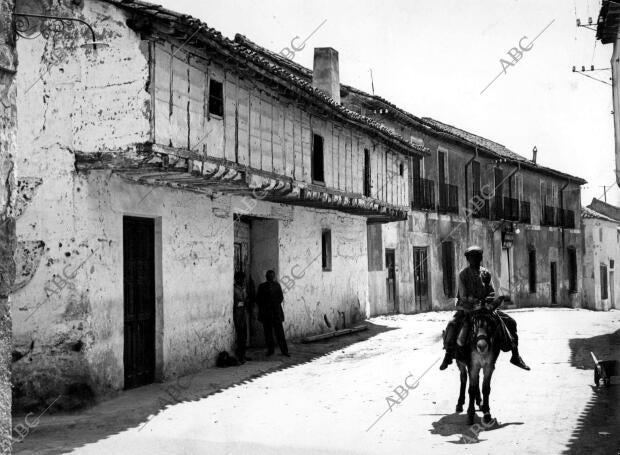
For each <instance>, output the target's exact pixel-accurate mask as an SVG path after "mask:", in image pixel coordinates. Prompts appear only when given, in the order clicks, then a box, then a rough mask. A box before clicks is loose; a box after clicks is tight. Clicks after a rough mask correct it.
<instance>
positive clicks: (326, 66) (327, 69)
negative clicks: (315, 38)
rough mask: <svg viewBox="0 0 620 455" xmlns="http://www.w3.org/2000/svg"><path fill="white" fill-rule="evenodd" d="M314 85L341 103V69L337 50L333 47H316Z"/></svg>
mask: <svg viewBox="0 0 620 455" xmlns="http://www.w3.org/2000/svg"><path fill="white" fill-rule="evenodd" d="M312 86H313V87H314V88H318V89H319V90H322V91H324V92H325V93H326V94H327V95H328V96H329V97H330V98H332V99H333V100H334V101H335V102H336V103H338V104H340V71H339V69H338V51H337V50H335V49H332V48H331V47H315V48H314V67H313V71H312Z"/></svg>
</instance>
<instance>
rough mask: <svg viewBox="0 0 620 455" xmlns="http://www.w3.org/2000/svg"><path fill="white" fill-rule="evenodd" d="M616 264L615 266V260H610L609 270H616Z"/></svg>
mask: <svg viewBox="0 0 620 455" xmlns="http://www.w3.org/2000/svg"><path fill="white" fill-rule="evenodd" d="M614 264H615V263H614V260H613V259H610V260H609V268H610V269H613V268H614Z"/></svg>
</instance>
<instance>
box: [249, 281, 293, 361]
mask: <svg viewBox="0 0 620 455" xmlns="http://www.w3.org/2000/svg"><path fill="white" fill-rule="evenodd" d="M265 278H267V281H266V282H264V283H262V284H261V285H260V286H258V292H257V293H256V303H257V304H258V320H259V321H260V322H262V323H263V328H264V329H265V342H266V343H267V355H272V354H273V351H274V343H273V332H274V331H275V333H276V340H277V341H278V346H279V347H280V353H281V354H282V355H284V356H286V357H290V355H289V353H288V346H287V345H286V339H285V338H284V328H283V327H282V321H284V311H283V310H282V301H283V300H284V295H283V294H282V288H281V287H280V285H279V284H278V283H277V282H276V281H275V278H276V274H275V272H274V271H273V270H269V271H267V274H266V275H265Z"/></svg>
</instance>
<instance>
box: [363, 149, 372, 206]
mask: <svg viewBox="0 0 620 455" xmlns="http://www.w3.org/2000/svg"><path fill="white" fill-rule="evenodd" d="M370 176H371V173H370V151H369V150H368V149H364V196H366V197H370V188H371V184H370Z"/></svg>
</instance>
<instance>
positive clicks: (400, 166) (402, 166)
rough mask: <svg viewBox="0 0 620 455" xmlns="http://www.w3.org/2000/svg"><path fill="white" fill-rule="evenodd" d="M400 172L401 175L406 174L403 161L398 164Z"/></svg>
mask: <svg viewBox="0 0 620 455" xmlns="http://www.w3.org/2000/svg"><path fill="white" fill-rule="evenodd" d="M398 173H399V174H400V176H401V177H403V176H404V175H405V165H404V164H403V163H400V164H399V165H398Z"/></svg>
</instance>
